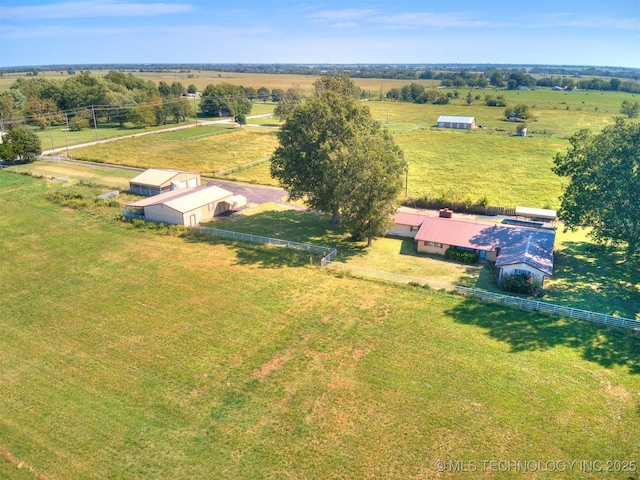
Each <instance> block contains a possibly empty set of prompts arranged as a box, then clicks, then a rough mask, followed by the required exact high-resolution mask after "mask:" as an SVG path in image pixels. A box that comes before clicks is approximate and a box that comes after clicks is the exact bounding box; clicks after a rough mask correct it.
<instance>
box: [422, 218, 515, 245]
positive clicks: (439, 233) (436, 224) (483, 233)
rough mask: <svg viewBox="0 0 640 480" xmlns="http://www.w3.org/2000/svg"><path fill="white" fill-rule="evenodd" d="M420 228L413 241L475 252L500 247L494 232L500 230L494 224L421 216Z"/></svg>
mask: <svg viewBox="0 0 640 480" xmlns="http://www.w3.org/2000/svg"><path fill="white" fill-rule="evenodd" d="M422 220H423V221H422V226H421V227H420V230H418V233H417V234H416V237H415V239H416V240H417V241H425V242H435V243H442V244H444V245H453V246H456V247H464V248H473V249H475V250H486V251H491V250H495V249H496V248H498V247H499V246H500V241H499V239H497V238H496V231H497V230H498V229H501V228H505V227H499V226H497V225H496V224H495V223H482V222H474V221H470V220H458V219H452V218H442V217H428V216H424V215H422Z"/></svg>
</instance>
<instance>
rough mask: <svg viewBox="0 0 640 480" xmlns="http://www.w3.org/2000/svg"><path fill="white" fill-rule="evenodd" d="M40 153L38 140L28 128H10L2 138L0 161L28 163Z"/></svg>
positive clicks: (40, 147)
mask: <svg viewBox="0 0 640 480" xmlns="http://www.w3.org/2000/svg"><path fill="white" fill-rule="evenodd" d="M41 153H42V145H41V143H40V138H39V137H38V136H37V135H36V134H35V133H33V132H32V131H31V130H29V129H28V128H12V129H11V130H9V131H8V132H6V133H5V134H4V136H3V137H2V144H1V148H0V160H4V161H8V162H11V163H13V162H15V161H18V162H20V163H28V162H33V161H34V160H35V159H36V157H37V156H38V155H40V154H41Z"/></svg>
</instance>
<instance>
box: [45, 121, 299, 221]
mask: <svg viewBox="0 0 640 480" xmlns="http://www.w3.org/2000/svg"><path fill="white" fill-rule="evenodd" d="M270 115H271V114H269V113H267V114H262V115H252V116H250V117H247V118H260V117H268V116H270ZM221 123H222V124H224V123H233V120H232V119H230V118H223V119H220V120H205V121H198V126H201V125H213V124H221ZM195 126H196V125H181V126H178V127H169V128H164V129H162V130H154V131H152V132H142V133H136V134H132V135H126V136H123V137H116V138H109V139H105V140H98V141H95V142H89V143H83V144H81V145H73V146H69V149H70V150H71V149H73V148H81V147H90V146H92V145H97V144H99V143H107V142H115V141H118V140H121V139H124V138H135V137H140V136H143V135H152V134H154V133H161V132H168V131H173V130H182V129H185V128H193V127H195ZM64 150H66V148H56V149H55V150H45V151H43V152H42V154H41V155H40V157H39V159H40V160H43V161H56V162H63V163H77V164H81V165H95V166H97V167H101V168H114V169H119V170H129V171H134V172H142V171H144V170H145V169H144V168H135V167H124V166H120V165H110V164H108V163H97V162H84V161H80V160H70V159H68V158H66V157H64V156H53V155H54V154H55V152H56V151H57V152H61V151H64ZM202 180H203V181H206V182H208V183H213V184H214V185H217V186H219V187H220V188H224V189H225V190H229V191H231V192H233V193H234V194H237V195H242V196H244V197H245V198H246V199H247V202H248V203H256V204H261V203H267V202H272V203H275V204H278V205H283V206H286V207H289V208H293V209H296V210H306V208H305V207H301V206H299V205H294V204H291V203H288V202H287V201H286V198H287V195H288V192H287V191H286V190H283V189H281V188H277V187H268V186H264V185H254V184H250V183H240V182H232V181H230V180H219V179H212V178H203V179H202Z"/></svg>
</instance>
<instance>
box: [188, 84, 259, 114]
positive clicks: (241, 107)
mask: <svg viewBox="0 0 640 480" xmlns="http://www.w3.org/2000/svg"><path fill="white" fill-rule="evenodd" d="M200 110H201V111H202V113H203V114H204V115H205V116H210V117H236V116H237V115H248V114H249V113H251V101H250V100H249V98H248V97H247V93H246V91H245V89H244V88H242V87H241V86H238V85H231V84H230V83H221V84H220V85H213V84H211V85H207V87H206V88H205V89H204V91H203V92H202V94H201V95H200Z"/></svg>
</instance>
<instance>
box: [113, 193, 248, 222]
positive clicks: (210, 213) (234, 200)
mask: <svg viewBox="0 0 640 480" xmlns="http://www.w3.org/2000/svg"><path fill="white" fill-rule="evenodd" d="M246 203H247V201H246V199H245V198H244V197H243V196H242V195H234V194H233V193H231V192H229V191H228V190H225V189H223V188H220V187H216V186H215V185H202V186H200V187H195V188H183V189H178V190H170V191H168V192H165V193H162V194H160V195H155V196H153V197H149V198H145V199H143V200H139V201H137V202H133V203H129V204H127V209H126V210H127V211H128V212H131V213H133V214H136V215H142V216H144V219H145V220H148V221H150V222H163V223H168V224H173V225H187V226H191V227H194V226H196V225H197V224H199V223H200V222H203V221H206V220H210V219H211V218H213V217H214V216H215V215H220V214H223V213H226V212H229V211H230V210H235V209H238V208H240V207H242V206H244V205H246ZM125 215H126V214H125Z"/></svg>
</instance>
